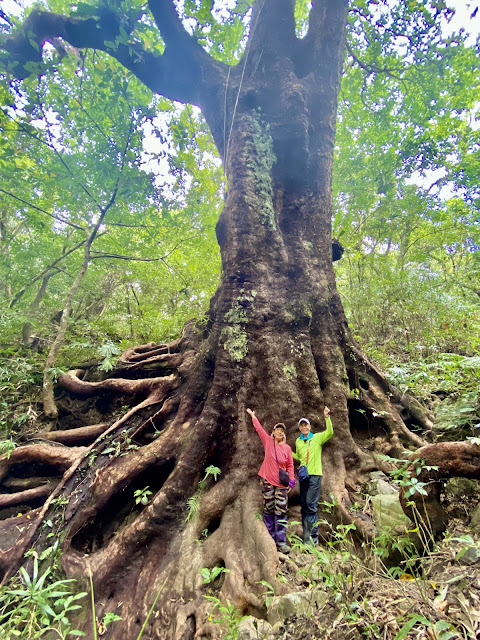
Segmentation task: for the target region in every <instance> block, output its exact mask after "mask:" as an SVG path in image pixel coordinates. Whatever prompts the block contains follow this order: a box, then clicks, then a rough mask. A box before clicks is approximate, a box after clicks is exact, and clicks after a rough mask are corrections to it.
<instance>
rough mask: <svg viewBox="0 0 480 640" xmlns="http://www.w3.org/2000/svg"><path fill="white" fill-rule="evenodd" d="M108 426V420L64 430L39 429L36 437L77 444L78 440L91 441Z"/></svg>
mask: <svg viewBox="0 0 480 640" xmlns="http://www.w3.org/2000/svg"><path fill="white" fill-rule="evenodd" d="M107 427H108V422H101V423H100V424H92V425H89V426H87V427H78V428H77V429H67V430H65V431H41V432H39V433H38V434H37V438H41V439H43V440H52V441H53V442H60V443H61V444H67V445H71V444H78V443H79V442H81V443H83V444H85V443H91V442H93V440H96V439H97V438H98V437H99V436H101V435H102V433H104V432H105V430H106V429H107Z"/></svg>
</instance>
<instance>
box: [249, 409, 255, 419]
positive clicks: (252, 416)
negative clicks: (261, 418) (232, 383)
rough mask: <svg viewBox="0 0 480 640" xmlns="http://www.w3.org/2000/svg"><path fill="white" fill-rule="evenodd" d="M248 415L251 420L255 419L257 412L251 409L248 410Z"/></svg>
mask: <svg viewBox="0 0 480 640" xmlns="http://www.w3.org/2000/svg"><path fill="white" fill-rule="evenodd" d="M247 413H248V415H249V416H250V417H251V418H254V417H255V411H252V410H251V409H247Z"/></svg>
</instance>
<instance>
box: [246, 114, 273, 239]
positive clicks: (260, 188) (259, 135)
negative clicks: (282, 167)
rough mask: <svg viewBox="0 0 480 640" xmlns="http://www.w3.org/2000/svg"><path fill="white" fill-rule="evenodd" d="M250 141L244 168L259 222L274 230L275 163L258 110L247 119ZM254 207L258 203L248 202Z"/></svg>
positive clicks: (270, 139) (267, 130) (268, 129)
mask: <svg viewBox="0 0 480 640" xmlns="http://www.w3.org/2000/svg"><path fill="white" fill-rule="evenodd" d="M249 120H250V130H251V134H252V136H251V141H249V142H248V143H247V145H246V163H245V164H246V166H247V167H248V169H249V170H250V173H251V180H252V182H253V189H252V191H253V192H254V193H255V195H256V196H257V198H258V199H259V200H260V206H259V215H260V222H261V223H262V224H263V225H265V226H266V227H268V228H269V229H272V230H275V229H276V223H275V211H274V206H273V184H272V175H271V173H272V169H273V167H274V165H275V163H276V161H277V159H276V156H275V152H274V147H273V138H272V136H271V134H270V127H269V125H268V123H267V122H265V121H264V120H263V119H262V116H261V112H260V110H259V109H254V110H253V111H252V113H251V115H250V117H249ZM249 204H251V205H252V206H254V207H257V206H258V202H257V201H255V202H249Z"/></svg>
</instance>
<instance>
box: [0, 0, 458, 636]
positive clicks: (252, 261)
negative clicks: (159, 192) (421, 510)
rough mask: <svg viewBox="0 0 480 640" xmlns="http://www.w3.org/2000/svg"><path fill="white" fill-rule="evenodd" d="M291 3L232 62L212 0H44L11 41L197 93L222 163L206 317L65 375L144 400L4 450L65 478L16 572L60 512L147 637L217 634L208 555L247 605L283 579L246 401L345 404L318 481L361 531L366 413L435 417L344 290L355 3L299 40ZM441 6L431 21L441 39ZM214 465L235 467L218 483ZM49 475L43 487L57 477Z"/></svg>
mask: <svg viewBox="0 0 480 640" xmlns="http://www.w3.org/2000/svg"><path fill="white" fill-rule="evenodd" d="M237 4H238V5H242V4H243V5H246V3H241V2H239V3H237ZM295 4H296V3H295V1H294V0H259V1H258V2H256V3H255V4H254V5H253V8H252V10H251V14H250V13H248V14H246V17H245V20H247V18H249V20H248V24H249V30H248V38H247V40H246V44H245V48H244V51H243V54H242V55H241V57H240V60H239V61H238V63H237V64H227V63H226V62H223V61H222V60H221V58H222V51H223V49H221V48H220V49H219V48H218V47H217V46H216V43H215V39H214V36H215V33H218V31H222V28H223V27H225V24H226V23H225V22H221V19H220V18H218V19H215V18H214V16H213V15H212V13H211V11H210V10H209V7H210V3H206V2H201V3H193V2H186V3H185V12H188V11H190V13H191V14H195V15H194V16H193V17H190V18H189V17H188V16H185V14H184V13H182V12H181V10H180V8H179V7H177V5H176V3H174V2H173V0H150V2H149V3H148V10H147V9H146V8H144V7H142V6H141V4H140V3H133V2H132V3H129V2H118V3H113V4H112V3H105V4H100V5H99V6H93V5H88V4H86V3H79V4H78V5H76V11H75V10H74V11H72V13H71V14H70V15H61V14H57V13H50V12H45V11H39V10H35V11H33V12H32V13H31V14H30V15H29V16H28V18H27V19H26V20H25V22H24V23H23V26H22V27H21V28H20V29H17V30H16V31H14V32H12V34H11V35H9V36H8V37H6V38H4V41H3V49H4V50H5V51H6V52H7V54H6V56H5V57H4V61H6V63H7V65H8V69H9V71H10V72H11V73H13V74H14V75H15V76H16V77H17V78H20V79H21V78H23V77H25V76H26V75H28V74H29V73H32V72H41V70H42V51H43V49H44V45H45V43H47V42H54V43H55V45H56V47H57V48H60V49H61V50H62V52H64V49H65V48H67V49H68V46H69V45H70V46H73V47H74V48H75V49H81V48H94V49H97V50H101V51H104V52H106V53H109V54H110V55H111V56H113V57H114V58H116V60H117V61H118V62H119V63H120V64H121V65H123V66H124V67H125V68H126V69H128V70H130V71H131V72H132V73H133V74H134V75H136V76H137V78H139V79H140V80H141V81H142V82H143V83H145V85H146V86H147V87H149V88H150V89H151V90H152V91H153V92H155V93H158V94H161V95H163V96H165V97H167V98H170V99H172V100H176V101H179V102H183V103H188V104H193V105H196V106H198V107H200V109H201V111H202V113H203V116H204V118H205V120H206V122H207V123H208V126H209V128H210V131H211V134H212V136H213V139H214V141H215V145H216V147H217V149H218V153H219V155H220V157H221V159H222V162H223V166H224V171H225V174H226V178H227V191H226V195H225V203H224V208H223V212H222V214H221V216H220V218H219V220H218V223H217V227H216V231H217V238H218V242H219V245H220V250H221V257H222V267H223V272H222V278H221V282H220V284H219V287H218V290H217V292H216V294H215V295H214V297H213V298H212V300H211V304H210V309H209V313H208V317H207V318H206V321H205V322H203V323H200V324H197V325H194V324H187V325H186V326H185V328H184V330H183V333H182V336H181V337H180V338H179V339H178V340H176V341H174V342H172V343H170V344H165V345H158V344H153V343H149V344H146V345H142V346H139V347H137V348H132V349H129V350H128V351H127V352H125V353H124V354H123V355H122V357H121V358H120V363H119V366H118V367H117V369H116V371H115V372H114V373H113V375H112V377H110V378H108V379H105V380H101V379H100V380H98V379H95V378H92V377H91V376H89V373H88V372H87V374H86V373H85V371H80V370H74V371H71V372H69V373H68V374H65V375H63V376H62V377H61V378H60V383H61V385H62V386H63V387H64V388H66V389H68V390H69V391H70V393H72V394H73V397H75V398H77V399H78V398H81V397H87V398H90V397H93V396H95V395H96V394H99V396H100V397H101V399H102V405H103V407H105V406H106V405H107V404H108V401H107V399H108V398H110V397H112V396H114V395H115V394H117V395H121V396H122V397H123V398H125V397H126V398H129V397H130V399H131V400H130V402H129V404H128V406H127V407H126V408H125V405H124V404H122V407H123V412H122V411H120V412H119V411H118V408H119V405H118V404H117V405H113V409H116V410H113V409H112V412H111V415H112V420H111V421H110V423H109V424H108V425H105V424H104V423H103V422H102V423H100V424H95V425H90V426H83V427H81V428H78V429H75V428H73V429H69V430H68V431H66V430H62V431H57V432H55V431H54V432H51V433H49V434H47V435H48V438H47V437H46V436H45V439H47V440H56V441H57V444H56V445H55V446H53V445H49V444H48V442H43V443H42V444H39V445H32V446H31V445H28V446H25V447H20V448H19V449H18V450H16V451H14V452H13V453H12V455H11V457H10V459H9V460H7V459H5V460H2V462H1V467H0V469H1V474H2V477H5V476H6V475H7V474H8V473H9V472H10V473H13V471H14V470H15V468H17V469H18V468H19V466H21V465H25V464H27V463H29V462H30V463H31V462H34V465H33V467H34V468H35V469H37V472H38V474H39V475H41V472H43V475H47V471H48V472H49V474H50V475H54V473H53V471H52V470H55V469H56V470H57V475H58V474H59V473H63V476H62V478H61V480H60V481H58V480H57V484H56V487H55V489H54V490H53V492H52V493H50V496H49V497H48V499H47V500H46V502H45V503H44V505H43V506H42V507H39V508H38V511H37V512H36V514H37V517H36V518H32V516H31V514H30V518H29V520H27V519H26V517H25V516H23V517H21V518H16V519H15V522H14V525H15V527H14V526H13V525H12V524H11V523H9V521H8V520H7V521H6V522H5V525H4V527H3V528H2V532H3V535H4V538H5V539H6V542H5V544H4V545H3V546H4V549H5V550H4V552H3V553H2V556H1V557H0V563H1V566H2V568H3V570H4V572H5V573H7V574H8V573H9V572H10V571H11V570H12V568H14V567H15V566H17V565H18V563H19V562H20V561H21V554H22V553H23V551H25V549H26V548H27V547H29V546H32V545H33V546H35V548H37V549H38V550H40V549H42V548H44V547H45V546H47V545H48V544H49V540H48V536H49V534H50V533H51V529H52V527H53V531H54V532H55V533H57V535H58V536H59V538H60V540H61V548H62V564H63V568H64V570H65V572H66V574H67V575H68V576H71V577H77V578H85V577H86V576H88V575H89V574H90V575H91V576H92V579H93V584H94V587H95V594H96V602H97V608H98V612H97V613H98V615H101V614H102V611H112V610H114V611H115V612H116V613H118V614H119V615H121V616H122V621H120V622H117V623H116V627H115V631H114V634H115V638H118V639H127V638H132V637H136V635H137V634H138V630H139V629H140V627H141V625H142V622H143V621H144V619H145V616H146V615H147V612H148V610H149V608H150V606H151V605H152V603H153V602H154V599H155V594H157V595H158V601H157V604H156V606H157V610H156V612H155V615H154V616H152V617H151V618H150V619H149V623H148V625H147V628H146V631H145V634H144V637H148V638H174V637H175V638H185V639H187V638H193V637H198V638H200V637H207V636H208V635H210V634H213V633H214V631H213V630H212V629H211V628H210V627H209V624H208V616H207V615H206V603H205V600H203V599H202V587H201V577H200V575H199V569H200V568H201V567H213V566H225V567H226V568H228V569H229V573H227V574H225V579H224V581H223V583H222V584H221V586H220V595H221V597H224V598H229V599H230V601H232V602H233V603H234V604H235V605H236V606H238V607H239V608H240V609H242V610H243V611H252V612H256V613H257V614H259V615H261V611H262V601H261V599H260V597H259V588H258V584H257V583H258V581H259V580H262V579H263V580H268V582H270V583H271V584H272V585H274V586H275V587H280V588H281V585H279V583H278V580H277V576H276V570H277V564H278V558H277V554H276V550H275V547H274V544H273V542H272V540H271V539H270V538H269V536H268V534H267V532H266V530H265V529H264V527H263V525H262V523H261V520H259V519H258V518H257V517H256V515H257V512H258V510H259V502H260V495H259V491H258V485H257V482H256V480H255V475H256V471H257V468H258V466H259V463H260V457H261V451H260V447H259V443H258V441H257V439H256V437H255V436H254V435H252V433H251V429H250V427H249V425H248V421H247V420H246V417H245V409H246V407H248V406H251V407H254V408H255V409H256V410H257V413H258V415H259V416H260V417H261V418H262V420H263V421H264V422H265V424H267V425H268V424H269V423H270V422H271V421H272V420H274V421H277V420H278V419H280V417H281V419H282V420H283V421H285V422H286V423H287V424H288V425H289V427H290V430H289V434H288V435H289V439H290V440H293V437H294V435H295V428H294V425H295V423H296V420H297V419H298V418H299V417H300V416H301V415H308V416H309V417H311V418H312V420H313V422H314V424H316V426H317V427H320V428H321V427H322V418H321V416H322V410H323V406H324V404H328V405H329V406H330V407H331V408H332V414H333V422H334V426H335V438H334V439H333V441H332V442H331V444H330V445H328V446H327V447H326V448H325V452H324V475H325V478H324V489H323V491H324V493H325V495H329V494H332V495H333V497H334V499H335V501H336V503H337V510H336V518H337V519H342V520H343V521H352V520H355V521H356V524H357V528H358V531H359V532H360V533H361V534H362V535H364V536H368V535H370V534H371V532H372V526H371V524H368V523H367V524H365V521H364V520H361V519H357V518H356V517H355V514H354V513H351V510H350V507H351V504H350V497H349V492H352V491H354V490H355V488H357V487H358V486H359V483H361V481H362V479H363V478H364V477H365V476H364V474H365V473H366V472H368V471H369V470H372V469H375V468H377V466H378V464H380V463H379V462H378V460H377V459H376V457H375V452H374V451H367V450H365V448H362V446H361V443H362V442H363V441H365V439H366V437H367V433H366V432H365V430H364V429H365V427H364V425H365V424H366V423H365V421H363V420H362V421H361V422H358V421H356V419H355V416H356V415H359V412H358V411H357V410H361V411H362V412H364V413H365V414H366V415H367V416H368V430H369V431H368V435H371V433H372V432H373V433H378V434H379V435H382V436H383V438H382V439H386V440H390V441H391V443H392V444H391V445H390V446H391V447H392V448H393V450H394V451H395V450H398V449H400V448H401V447H402V446H407V445H409V444H410V445H413V446H415V447H416V446H421V445H423V444H424V441H423V439H422V438H421V436H420V435H419V434H418V432H415V431H418V430H419V429H421V428H424V427H427V428H428V427H429V426H430V420H429V417H428V416H427V415H426V413H425V412H424V411H423V410H422V409H421V408H420V406H419V405H418V404H417V403H415V401H414V400H412V399H410V398H408V397H407V396H400V395H399V394H397V393H396V392H395V390H394V389H392V388H391V387H390V386H389V385H388V383H387V382H386V380H385V379H384V377H383V375H382V374H381V373H380V372H379V371H378V370H377V369H376V367H375V366H374V365H373V364H372V363H371V362H370V361H369V360H368V358H367V357H366V356H365V355H364V354H363V353H362V351H361V349H360V348H359V347H358V345H357V344H356V343H355V341H354V340H353V339H352V336H351V334H350V331H349V328H348V325H347V321H346V318H345V315H344V312H343V309H342V305H341V302H340V299H339V296H338V293H337V290H336V287H335V279H334V274H333V267H332V241H331V218H332V196H331V183H332V162H333V153H334V138H335V123H336V114H337V100H338V92H339V87H340V78H341V70H342V64H343V60H344V54H345V38H346V24H347V17H348V2H347V1H346V0H318V2H315V3H314V4H313V6H312V8H311V9H310V11H309V12H307V11H306V3H299V7H300V9H303V11H300V13H299V14H297V17H298V16H299V15H300V17H302V15H303V16H304V17H305V19H306V22H305V29H304V32H302V33H301V34H300V35H299V34H297V31H296V20H295V19H296V15H295ZM378 4H379V3H378V2H374V3H372V5H378ZM403 4H404V3H399V4H398V5H396V7H397V9H398V11H400V13H401V7H402V6H403ZM367 5H368V3H366V2H360V3H358V7H356V9H357V10H358V11H360V14H362V12H365V10H366V6H367ZM441 5H442V3H438V2H432V5H431V6H430V4H429V3H428V4H427V5H425V7H424V8H423V9H422V10H421V11H420V13H419V15H418V16H417V17H418V28H419V31H420V32H422V33H423V36H422V37H423V38H426V39H427V40H428V35H427V34H428V25H430V26H431V25H433V24H434V23H435V18H437V17H439V15H440V14H441V13H442V11H443V9H442V7H441ZM113 7H115V9H114V8H113ZM399 7H400V9H399ZM245 8H246V7H245ZM195 16H196V19H194V18H195ZM400 17H401V16H400ZM182 18H183V19H182ZM399 19H400V18H399ZM192 22H193V23H194V24H195V26H194V27H193V29H194V32H193V34H192V33H191V32H190V29H191V28H192ZM241 24H243V23H241V21H240V22H239V20H238V18H237V21H236V22H235V25H236V27H238V25H240V26H241ZM412 24H414V23H412ZM222 25H223V27H222ZM410 27H412V25H410ZM225 28H226V27H225ZM412 28H413V27H412ZM413 30H415V29H413ZM422 30H423V31H422ZM237 31H238V29H237ZM159 34H160V36H161V40H160V38H159ZM369 37H371V34H369ZM49 51H50V50H49ZM49 55H50V56H51V53H50V54H49ZM50 60H51V58H50ZM50 63H51V62H50ZM124 402H125V400H123V403H124ZM113 416H114V417H113ZM70 426H76V425H70ZM412 426H414V427H415V429H414V431H412V430H411V427H412ZM95 438H96V439H95ZM59 442H60V443H64V445H65V446H58V443H59ZM68 445H73V446H68ZM464 455H467V453H466V452H465V453H464ZM212 467H218V468H220V470H221V476H220V479H219V480H218V481H217V482H213V481H211V474H210V473H209V471H211V469H212ZM469 472H470V471H469ZM199 483H200V484H199ZM147 486H148V487H149V490H150V491H152V496H151V499H150V500H149V501H148V504H147V505H146V506H143V504H142V502H141V501H140V504H139V505H135V500H134V496H133V493H134V491H135V490H138V491H140V495H141V494H142V491H143V490H144V489H145V488H146V487H147ZM40 489H42V491H43V494H42V495H43V497H44V496H45V493H48V492H49V491H51V485H50V486H49V489H45V488H44V487H40ZM28 491H37V492H38V494H40V493H41V491H40V490H39V487H36V488H29V489H25V491H24V492H23V493H24V494H25V493H26V492H28ZM31 495H32V494H29V495H28V496H26V495H24V496H23V499H24V500H27V499H29V497H30V496H31ZM137 495H139V494H137ZM143 495H146V494H145V492H144V494H143ZM36 496H37V498H38V497H39V496H38V495H37V494H36ZM18 499H20V498H18ZM187 501H188V507H187ZM45 521H48V523H49V525H48V526H43V527H42V526H41V523H42V522H45ZM29 523H31V524H30V526H27V525H28V524H29ZM50 525H51V526H50ZM88 629H89V627H88V625H86V626H85V630H87V631H88Z"/></svg>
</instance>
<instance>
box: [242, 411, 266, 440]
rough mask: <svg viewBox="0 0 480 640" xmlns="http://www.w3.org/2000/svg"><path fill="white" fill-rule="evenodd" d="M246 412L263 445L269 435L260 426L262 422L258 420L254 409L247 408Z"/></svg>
mask: <svg viewBox="0 0 480 640" xmlns="http://www.w3.org/2000/svg"><path fill="white" fill-rule="evenodd" d="M247 413H248V415H249V416H250V417H251V418H252V423H253V426H254V427H255V431H256V432H257V433H258V435H259V436H260V439H261V441H262V442H263V444H264V445H265V444H266V443H267V442H268V440H269V438H270V436H269V435H268V433H267V432H266V431H265V429H264V428H263V427H262V424H261V422H260V420H259V419H258V418H257V416H256V415H255V411H252V409H247Z"/></svg>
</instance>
